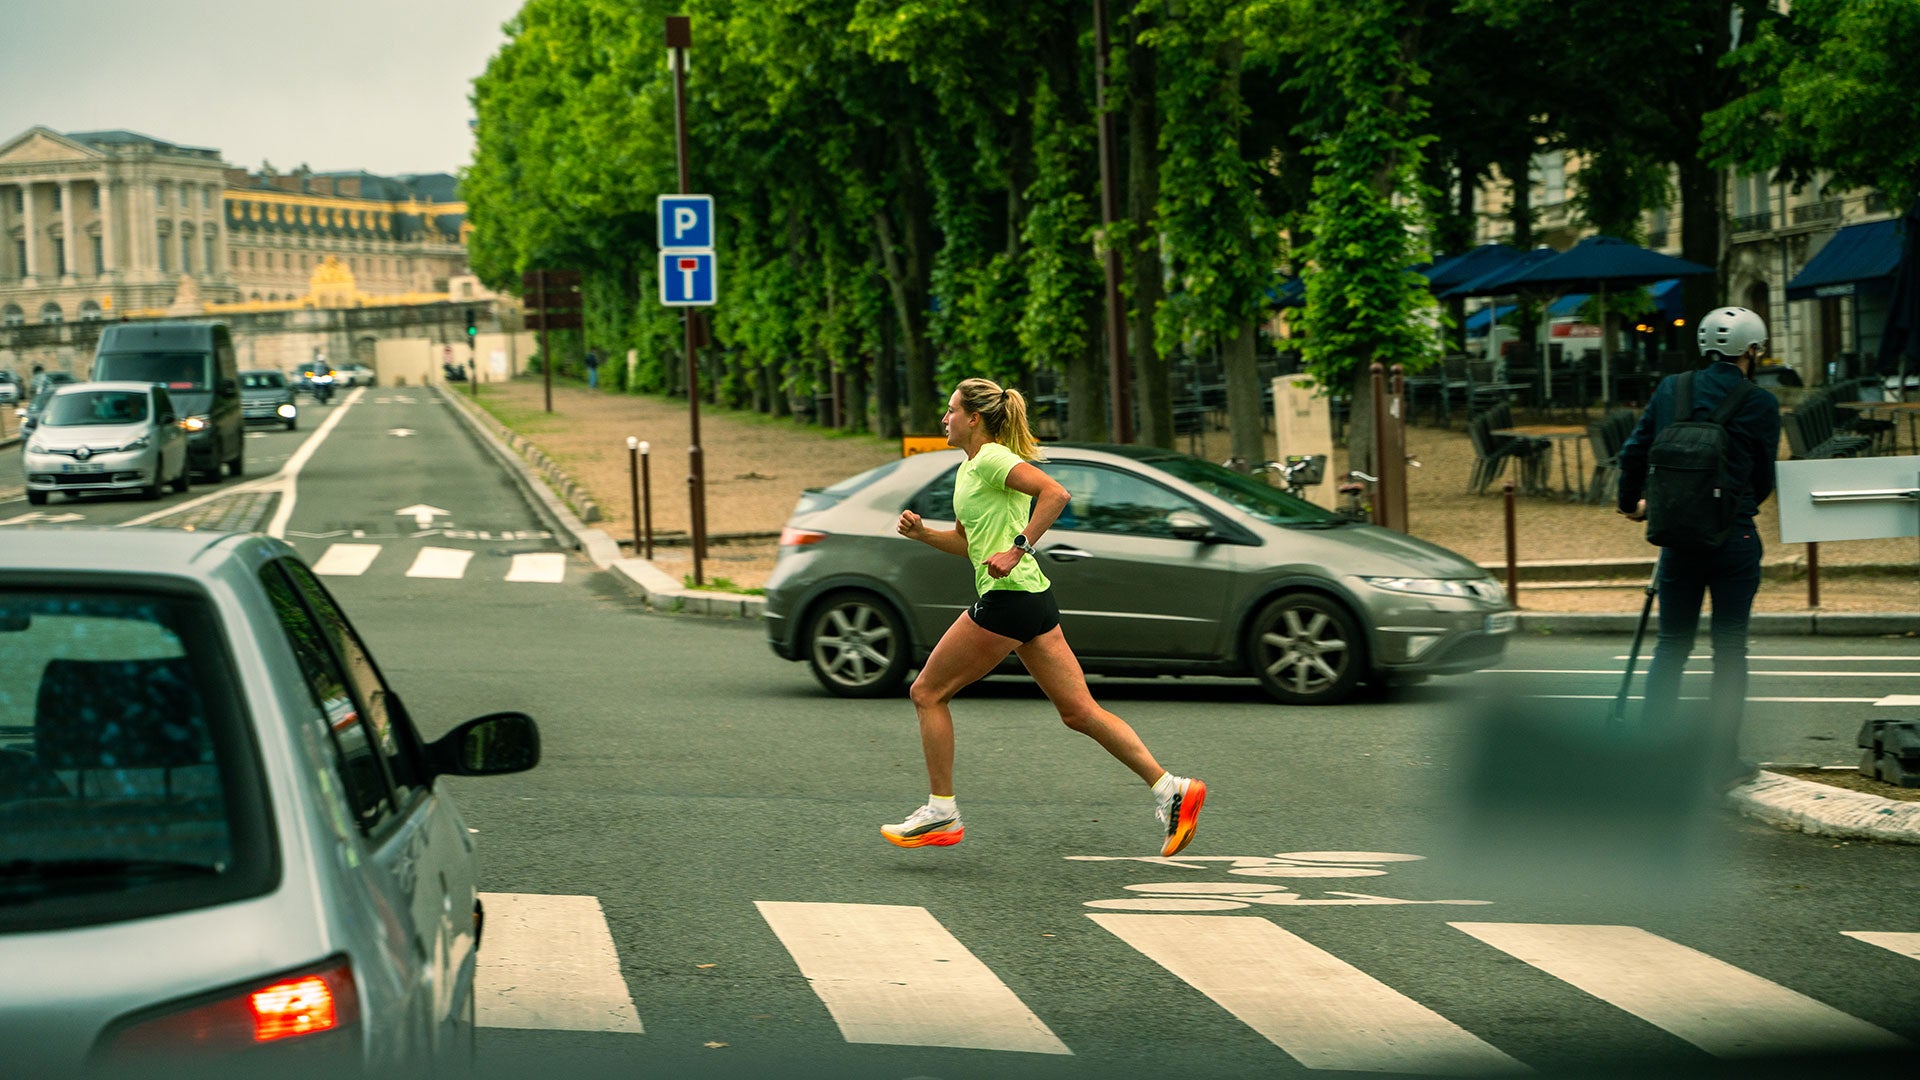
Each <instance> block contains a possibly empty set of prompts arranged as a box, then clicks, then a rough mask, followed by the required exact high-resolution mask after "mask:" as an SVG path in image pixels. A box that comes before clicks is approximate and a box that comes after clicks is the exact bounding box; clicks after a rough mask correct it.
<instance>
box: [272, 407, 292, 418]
mask: <svg viewBox="0 0 1920 1080" xmlns="http://www.w3.org/2000/svg"><path fill="white" fill-rule="evenodd" d="M296 411H297V410H295V409H294V407H293V406H291V405H282V406H280V407H279V408H278V409H275V410H274V412H276V413H278V414H279V415H280V417H281V419H284V420H291V419H293V418H294V415H295V413H296Z"/></svg>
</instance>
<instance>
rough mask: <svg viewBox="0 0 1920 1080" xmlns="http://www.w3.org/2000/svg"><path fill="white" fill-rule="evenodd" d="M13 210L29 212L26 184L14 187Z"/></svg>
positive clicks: (22, 212) (19, 212)
mask: <svg viewBox="0 0 1920 1080" xmlns="http://www.w3.org/2000/svg"><path fill="white" fill-rule="evenodd" d="M13 212H14V213H16V214H24V213H26V212H27V187H26V185H25V184H22V185H20V186H18V187H16V188H14V189H13ZM21 318H22V319H25V316H21Z"/></svg>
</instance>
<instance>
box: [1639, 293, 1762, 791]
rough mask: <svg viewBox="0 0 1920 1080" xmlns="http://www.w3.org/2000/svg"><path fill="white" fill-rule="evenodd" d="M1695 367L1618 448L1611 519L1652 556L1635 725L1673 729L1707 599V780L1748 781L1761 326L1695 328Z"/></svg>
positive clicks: (1672, 384)
mask: <svg viewBox="0 0 1920 1080" xmlns="http://www.w3.org/2000/svg"><path fill="white" fill-rule="evenodd" d="M1697 336H1698V340H1699V344H1700V352H1701V355H1702V357H1703V358H1704V359H1705V360H1706V365H1705V366H1704V367H1701V368H1699V369H1698V370H1695V371H1689V372H1683V373H1681V374H1679V375H1674V376H1670V377H1668V378H1666V379H1664V380H1662V381H1661V383H1660V385H1659V386H1658V387H1656V388H1655V389H1654V392H1653V398H1652V400H1651V401H1649V402H1648V403H1647V408H1646V410H1645V411H1644V412H1642V413H1641V414H1640V420H1639V422H1638V423H1637V424H1636V425H1635V426H1634V429H1633V433H1632V434H1631V435H1629V436H1628V437H1627V441H1626V443H1625V445H1623V446H1622V447H1621V448H1620V503H1619V511H1620V513H1621V514H1624V515H1625V516H1626V517H1627V519H1628V520H1630V521H1644V522H1646V524H1647V541H1648V542H1649V543H1652V544H1657V545H1659V547H1660V561H1659V566H1658V569H1657V570H1656V571H1655V578H1654V582H1655V584H1654V587H1655V590H1656V592H1657V594H1658V596H1659V599H1660V630H1659V634H1658V636H1657V638H1656V639H1655V642H1654V647H1653V659H1652V661H1651V662H1650V663H1649V664H1648V667H1647V684H1646V700H1645V704H1644V706H1643V709H1642V714H1641V716H1642V721H1641V722H1642V724H1643V725H1652V724H1673V723H1678V722H1680V721H1681V718H1680V717H1679V715H1678V713H1679V705H1680V673H1681V671H1682V669H1683V668H1685V666H1686V663H1687V657H1688V656H1689V655H1690V654H1691V653H1692V651H1693V642H1694V637H1695V635H1696V633H1697V632H1698V630H1699V627H1700V607H1701V603H1702V602H1703V601H1704V600H1705V599H1706V597H1707V596H1708V595H1711V596H1712V598H1713V615H1712V621H1711V623H1710V627H1709V631H1708V633H1709V636H1710V638H1711V640H1712V643H1713V683H1712V690H1711V693H1710V697H1709V704H1708V707H1707V710H1706V713H1705V718H1706V723H1707V725H1708V726H1707V728H1706V729H1705V730H1704V731H1694V732H1679V731H1675V732H1673V733H1675V734H1681V733H1686V734H1698V735H1700V736H1702V737H1703V740H1704V743H1705V745H1706V747H1707V750H1708V753H1709V755H1710V759H1709V760H1708V761H1707V762H1706V768H1707V769H1708V770H1709V775H1710V776H1711V777H1712V778H1713V779H1714V780H1716V781H1719V782H1721V783H1723V784H1728V785H1731V784H1736V783H1740V782H1743V781H1745V780H1747V779H1750V778H1751V777H1752V775H1753V773H1754V766H1753V765H1752V764H1751V763H1749V762H1745V761H1743V760H1742V759H1741V758H1740V754H1739V745H1740V721H1741V716H1742V713H1743V711H1744V709H1745V705H1746V697H1747V624H1748V620H1749V618H1750V616H1751V615H1752V612H1753V598H1754V594H1755V593H1757V592H1758V591H1759V589H1760V556H1761V544H1760V530H1759V529H1758V528H1757V527H1756V526H1755V525H1754V515H1755V514H1757V513H1758V512H1759V508H1760V504H1761V503H1763V502H1765V501H1766V500H1767V497H1768V496H1769V495H1772V494H1773V485H1774V457H1775V455H1776V454H1777V452H1778V449H1779V445H1780V403H1779V401H1778V400H1776V399H1775V398H1774V396H1773V395H1772V394H1770V393H1768V392H1767V391H1765V390H1763V389H1761V388H1760V387H1758V386H1755V385H1754V384H1753V381H1752V379H1753V371H1754V367H1755V365H1757V364H1758V363H1759V362H1760V358H1761V357H1763V356H1765V355H1766V351H1767V324H1766V322H1765V321H1763V320H1762V319H1761V318H1760V316H1759V315H1757V314H1755V313H1753V312H1752V311H1749V310H1747V309H1746V308H1741V307H1723V308H1718V309H1716V310H1715V311H1713V312H1711V313H1710V314H1708V315H1707V317H1706V318H1704V319H1702V320H1700V326H1699V329H1698V331H1697Z"/></svg>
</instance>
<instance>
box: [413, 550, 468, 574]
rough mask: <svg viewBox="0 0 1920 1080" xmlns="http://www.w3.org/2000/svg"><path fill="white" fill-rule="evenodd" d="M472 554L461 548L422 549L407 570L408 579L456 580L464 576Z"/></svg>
mask: <svg viewBox="0 0 1920 1080" xmlns="http://www.w3.org/2000/svg"><path fill="white" fill-rule="evenodd" d="M472 558H473V552H471V551H466V550H464V549H462V548H443V547H423V548H421V549H420V554H418V555H416V556H414V558H413V565H412V566H410V567H408V568H407V576H408V577H426V578H457V577H461V576H463V575H465V574H466V572H467V561H468V560H469V559H472Z"/></svg>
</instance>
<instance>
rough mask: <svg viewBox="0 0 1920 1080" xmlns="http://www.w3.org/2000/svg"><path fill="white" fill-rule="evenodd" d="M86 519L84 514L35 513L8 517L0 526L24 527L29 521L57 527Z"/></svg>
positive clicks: (0, 522)
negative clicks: (64, 523)
mask: <svg viewBox="0 0 1920 1080" xmlns="http://www.w3.org/2000/svg"><path fill="white" fill-rule="evenodd" d="M86 517H87V515H85V514H42V513H39V512H38V511H36V512H34V513H31V514H21V515H20V516H19V517H10V518H8V519H7V520H5V521H0V525H24V524H26V523H27V522H29V521H41V522H45V523H46V524H48V525H58V524H60V523H62V522H66V521H85V520H86Z"/></svg>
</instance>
